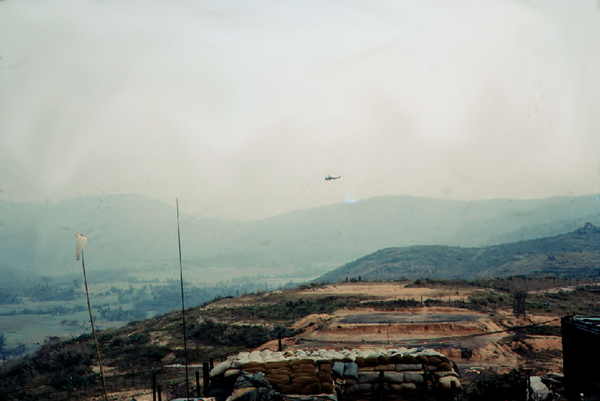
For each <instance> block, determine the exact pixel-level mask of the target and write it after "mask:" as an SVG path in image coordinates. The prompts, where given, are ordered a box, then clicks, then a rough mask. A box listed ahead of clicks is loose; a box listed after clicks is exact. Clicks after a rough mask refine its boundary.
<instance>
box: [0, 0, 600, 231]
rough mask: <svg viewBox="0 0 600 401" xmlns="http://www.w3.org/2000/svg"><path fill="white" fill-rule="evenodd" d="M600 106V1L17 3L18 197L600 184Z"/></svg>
mask: <svg viewBox="0 0 600 401" xmlns="http://www.w3.org/2000/svg"><path fill="white" fill-rule="evenodd" d="M598 110H600V4H599V2H598V1H596V0H589V1H585V0H582V1H577V2H573V1H569V0H561V1H557V0H548V1H546V0H543V1H542V0H540V1H524V0H522V1H516V0H515V1H509V0H486V1H476V0H454V1H442V0H418V1H417V0H414V1H412V0H405V1H387V0H377V1H373V0H324V1H314V0H293V1H291V0H289V1H285V0H283V1H282V0H278V1H273V0H251V1H233V0H208V1H203V0H127V1H125V0H113V1H91V0H53V1H47V0H18V1H17V0H4V1H0V191H1V192H0V199H4V200H9V201H14V202H32V201H33V202H56V201H60V200H65V199H69V198H74V197H78V196H89V195H92V196H94V195H102V194H119V193H135V194H142V195H146V196H150V197H153V198H157V199H160V200H163V201H165V202H168V203H170V204H173V205H174V203H175V198H179V202H180V205H181V206H182V208H184V209H185V210H186V211H187V212H189V213H194V214H198V215H200V216H202V217H227V218H236V219H257V218H263V217H266V216H272V215H277V214H281V213H284V212H287V211H291V210H296V209H304V208H309V207H316V206H320V205H324V204H331V203H337V202H347V203H352V202H355V201H360V199H366V198H371V197H376V196H386V195H415V196H424V197H433V198H443V199H463V200H464V199H489V198H521V199H527V198H543V197H549V196H568V195H580V194H591V193H598V192H600V138H599V134H600V113H598V112H597V111H598ZM327 175H335V176H337V175H341V178H340V179H339V180H336V181H325V180H324V178H325V177H326V176H327Z"/></svg>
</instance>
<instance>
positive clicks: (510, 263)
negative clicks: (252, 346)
mask: <svg viewBox="0 0 600 401" xmlns="http://www.w3.org/2000/svg"><path fill="white" fill-rule="evenodd" d="M599 262H600V229H598V228H597V227H595V226H594V225H592V224H590V223H586V225H585V226H584V227H582V228H580V229H578V230H576V231H573V232H571V233H568V234H563V235H559V236H556V237H549V238H540V239H534V240H529V241H519V242H514V243H509V244H503V245H496V246H488V247H485V248H460V247H449V246H429V245H427V246H412V247H406V248H387V249H382V250H380V251H377V252H375V253H372V254H370V255H367V256H364V257H362V258H360V259H357V260H355V261H353V262H350V263H347V264H346V265H344V266H342V267H340V268H338V269H335V270H332V271H330V272H329V273H327V274H325V275H323V276H322V277H320V278H318V279H316V280H315V281H317V282H326V283H338V282H343V281H344V280H346V279H347V278H349V277H350V278H357V277H361V279H362V281H365V280H367V281H370V280H399V279H401V278H406V277H408V278H410V279H418V278H419V277H430V278H443V279H453V278H460V279H477V278H485V277H506V276H516V275H536V274H541V275H547V274H553V275H556V276H557V277H567V278H569V277H570V278H574V277H585V278H588V277H597V276H599V275H600V269H599V268H598V267H597V266H598V263H599Z"/></svg>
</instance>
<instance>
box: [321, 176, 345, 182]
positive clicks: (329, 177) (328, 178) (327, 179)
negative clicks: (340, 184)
mask: <svg viewBox="0 0 600 401" xmlns="http://www.w3.org/2000/svg"><path fill="white" fill-rule="evenodd" d="M338 178H342V176H341V175H338V176H337V177H332V176H330V175H328V176H327V177H325V181H331V180H337V179H338Z"/></svg>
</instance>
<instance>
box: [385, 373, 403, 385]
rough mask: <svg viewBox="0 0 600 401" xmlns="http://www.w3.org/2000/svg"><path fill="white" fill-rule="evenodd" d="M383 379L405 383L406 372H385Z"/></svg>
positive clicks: (395, 382) (389, 381) (394, 382)
mask: <svg viewBox="0 0 600 401" xmlns="http://www.w3.org/2000/svg"><path fill="white" fill-rule="evenodd" d="M383 381H384V382H387V383H393V384H402V383H404V373H403V372H385V373H384V374H383Z"/></svg>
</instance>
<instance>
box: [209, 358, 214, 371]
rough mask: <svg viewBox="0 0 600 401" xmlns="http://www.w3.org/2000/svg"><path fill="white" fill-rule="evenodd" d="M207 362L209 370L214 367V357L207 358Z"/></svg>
mask: <svg viewBox="0 0 600 401" xmlns="http://www.w3.org/2000/svg"><path fill="white" fill-rule="evenodd" d="M209 363H210V365H209V366H210V370H213V368H214V367H215V366H214V365H215V361H214V359H212V358H210V359H209Z"/></svg>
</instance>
